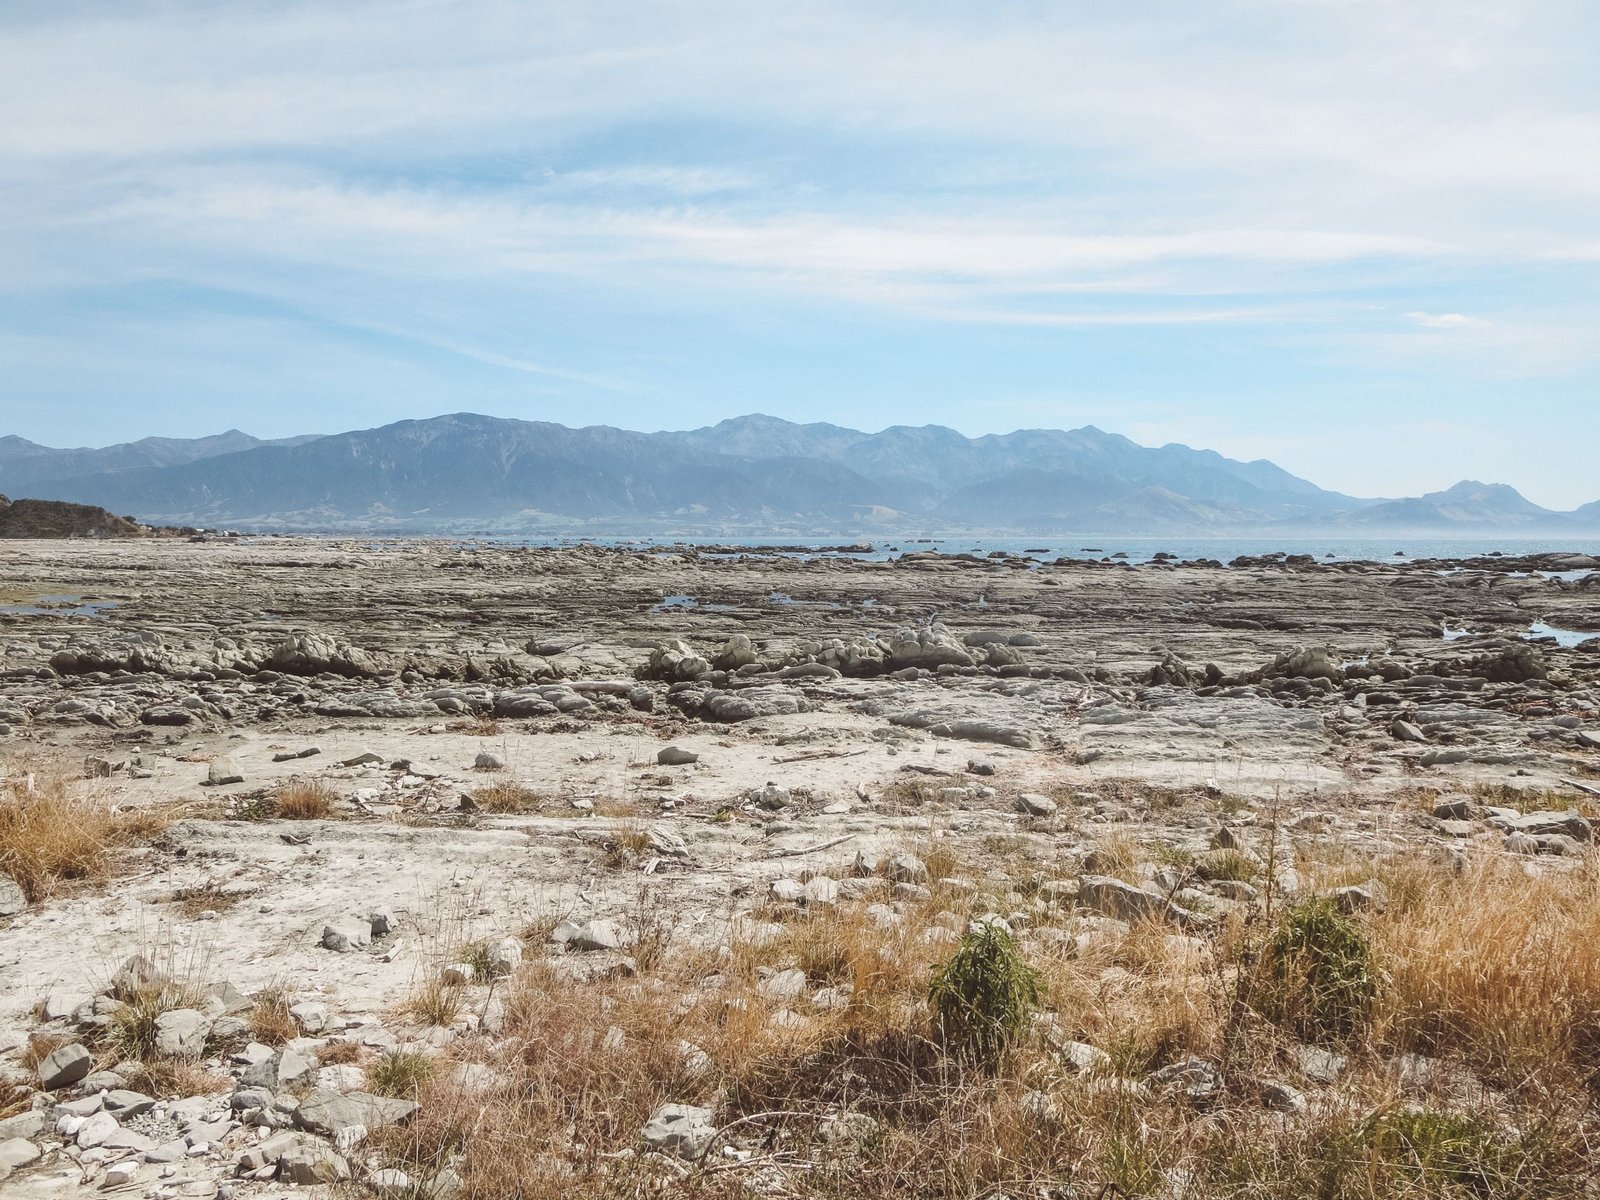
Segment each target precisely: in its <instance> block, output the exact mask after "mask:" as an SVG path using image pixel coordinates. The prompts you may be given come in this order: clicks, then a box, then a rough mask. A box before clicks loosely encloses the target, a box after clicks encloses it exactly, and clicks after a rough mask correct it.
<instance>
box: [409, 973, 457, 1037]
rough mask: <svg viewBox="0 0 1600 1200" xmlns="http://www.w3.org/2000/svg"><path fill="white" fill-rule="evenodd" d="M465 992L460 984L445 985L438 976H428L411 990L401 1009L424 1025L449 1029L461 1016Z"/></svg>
mask: <svg viewBox="0 0 1600 1200" xmlns="http://www.w3.org/2000/svg"><path fill="white" fill-rule="evenodd" d="M465 992H466V988H465V986H464V985H462V984H457V983H446V982H445V981H444V979H443V978H442V977H440V976H439V975H437V974H434V975H430V976H428V977H427V978H426V979H424V980H423V981H422V982H421V983H420V984H418V985H417V986H416V987H414V988H413V989H412V991H411V995H409V996H408V997H406V1000H405V1003H404V1004H402V1005H401V1009H402V1011H403V1012H404V1013H405V1014H406V1015H408V1016H410V1017H413V1018H415V1019H416V1020H418V1021H421V1022H423V1023H424V1024H426V1025H442V1026H444V1027H446V1028H449V1027H450V1026H451V1025H453V1024H455V1020H456V1017H458V1016H460V1015H461V1004H462V1001H463V999H464V998H465Z"/></svg>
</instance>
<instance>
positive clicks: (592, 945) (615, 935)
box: [567, 917, 631, 950]
mask: <svg viewBox="0 0 1600 1200" xmlns="http://www.w3.org/2000/svg"><path fill="white" fill-rule="evenodd" d="M630 940H631V939H630V938H629V937H628V936H627V934H626V933H624V932H623V929H622V927H621V926H620V925H619V924H617V922H615V921H613V920H611V919H610V918H608V917H602V918H600V919H598V920H594V921H585V922H584V923H583V924H582V925H580V926H578V927H577V929H575V930H574V931H573V932H572V936H571V937H570V938H569V939H568V941H567V944H568V945H569V946H570V947H572V948H573V949H574V950H621V949H622V948H623V947H625V946H626V945H628V943H629V941H630Z"/></svg>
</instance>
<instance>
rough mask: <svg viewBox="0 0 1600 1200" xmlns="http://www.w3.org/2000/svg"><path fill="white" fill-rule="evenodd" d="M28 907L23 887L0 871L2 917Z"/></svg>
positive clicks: (0, 910) (0, 908) (0, 907)
mask: <svg viewBox="0 0 1600 1200" xmlns="http://www.w3.org/2000/svg"><path fill="white" fill-rule="evenodd" d="M27 907H28V897H27V896H25V895H24V894H23V892H22V887H21V886H20V885H19V884H18V883H17V881H16V880H15V879H13V878H11V876H9V875H7V874H6V873H5V872H3V871H0V917H14V916H16V915H17V914H18V913H19V912H21V911H22V910H23V909H25V908H27ZM47 1019H48V1018H47Z"/></svg>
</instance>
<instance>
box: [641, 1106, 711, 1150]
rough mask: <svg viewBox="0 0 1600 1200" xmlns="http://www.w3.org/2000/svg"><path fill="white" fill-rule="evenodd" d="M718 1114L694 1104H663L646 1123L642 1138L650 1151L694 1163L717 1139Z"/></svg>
mask: <svg viewBox="0 0 1600 1200" xmlns="http://www.w3.org/2000/svg"><path fill="white" fill-rule="evenodd" d="M715 1115H716V1114H715V1113H714V1112H713V1111H712V1110H711V1109H709V1108H700V1107H698V1106H696V1105H693V1104H663V1105H662V1106H661V1107H660V1108H658V1109H656V1111H655V1112H654V1113H652V1114H651V1116H650V1119H649V1120H648V1121H647V1122H645V1126H644V1129H643V1131H642V1132H641V1135H640V1136H641V1137H642V1138H643V1139H644V1144H645V1145H646V1146H648V1147H649V1148H650V1149H652V1150H655V1151H657V1152H659V1153H662V1154H671V1155H675V1156H676V1157H678V1158H684V1159H689V1160H691V1161H692V1160H695V1159H698V1158H700V1156H701V1155H703V1154H704V1153H705V1152H706V1150H707V1149H709V1148H710V1146H711V1139H712V1138H714V1137H715V1136H716V1133H717V1126H716V1122H715V1120H714V1119H713V1118H714V1117H715Z"/></svg>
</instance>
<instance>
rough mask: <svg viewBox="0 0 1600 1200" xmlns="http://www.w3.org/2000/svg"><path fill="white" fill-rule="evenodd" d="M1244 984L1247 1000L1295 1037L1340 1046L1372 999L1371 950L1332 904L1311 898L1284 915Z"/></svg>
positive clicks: (1363, 1019) (1362, 1019)
mask: <svg viewBox="0 0 1600 1200" xmlns="http://www.w3.org/2000/svg"><path fill="white" fill-rule="evenodd" d="M1245 984H1246V986H1247V989H1248V995H1247V997H1246V999H1247V1001H1248V1002H1250V1003H1251V1004H1252V1005H1253V1007H1255V1008H1257V1009H1258V1010H1259V1011H1260V1012H1262V1013H1263V1014H1264V1015H1265V1016H1267V1017H1268V1018H1269V1019H1271V1020H1273V1021H1276V1022H1277V1023H1278V1024H1280V1025H1282V1026H1283V1027H1284V1028H1286V1029H1288V1030H1289V1031H1290V1032H1291V1033H1293V1034H1294V1035H1295V1036H1297V1037H1300V1038H1304V1039H1305V1040H1307V1041H1313V1042H1329V1041H1342V1040H1345V1039H1347V1038H1349V1037H1350V1036H1351V1035H1352V1034H1354V1033H1355V1032H1356V1031H1357V1030H1358V1029H1360V1028H1361V1026H1362V1025H1364V1024H1365V1023H1366V1020H1367V1016H1368V1014H1369V1013H1370V1012H1371V1009H1372V1002H1373V998H1374V996H1375V995H1376V994H1377V980H1376V977H1375V974H1374V970H1373V959H1372V945H1371V943H1370V942H1369V941H1368V939H1367V935H1366V932H1365V931H1364V930H1363V929H1362V928H1361V926H1360V925H1359V924H1358V923H1357V922H1356V921H1354V920H1353V919H1351V918H1350V917H1348V916H1346V915H1345V914H1344V913H1342V912H1340V911H1339V907H1338V905H1337V904H1335V903H1334V901H1333V900H1332V899H1330V898H1328V897H1325V896H1314V897H1312V898H1311V899H1309V900H1304V901H1302V902H1300V903H1299V904H1294V905H1291V906H1290V907H1289V908H1287V909H1285V910H1284V913H1283V916H1282V918H1281V919H1280V921H1279V924H1278V927H1277V929H1276V930H1275V931H1274V932H1273V934H1272V937H1271V938H1270V939H1269V940H1268V942H1267V945H1266V948H1265V950H1264V951H1263V952H1262V955H1261V958H1260V961H1259V962H1258V963H1257V969H1256V970H1255V971H1254V972H1253V973H1250V974H1247V975H1246V976H1245Z"/></svg>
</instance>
